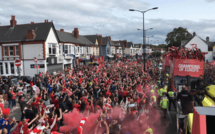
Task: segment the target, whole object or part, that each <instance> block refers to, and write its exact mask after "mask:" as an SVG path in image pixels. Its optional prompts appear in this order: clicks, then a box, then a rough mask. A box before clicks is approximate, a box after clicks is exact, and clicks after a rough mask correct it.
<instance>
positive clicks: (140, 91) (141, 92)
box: [136, 84, 148, 98]
mask: <svg viewBox="0 0 215 134" xmlns="http://www.w3.org/2000/svg"><path fill="white" fill-rule="evenodd" d="M136 90H137V92H139V93H140V94H142V95H143V96H144V97H145V98H148V97H147V96H146V94H145V93H143V89H142V87H141V84H138V86H137V87H136Z"/></svg>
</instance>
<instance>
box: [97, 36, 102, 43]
mask: <svg viewBox="0 0 215 134" xmlns="http://www.w3.org/2000/svg"><path fill="white" fill-rule="evenodd" d="M98 43H99V45H102V35H98Z"/></svg>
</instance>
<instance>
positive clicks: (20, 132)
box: [11, 115, 39, 134]
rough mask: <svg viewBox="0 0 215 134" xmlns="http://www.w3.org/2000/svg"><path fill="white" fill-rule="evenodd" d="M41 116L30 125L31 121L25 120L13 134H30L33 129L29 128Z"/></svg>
mask: <svg viewBox="0 0 215 134" xmlns="http://www.w3.org/2000/svg"><path fill="white" fill-rule="evenodd" d="M38 117H39V116H38V115H37V116H36V117H35V118H34V119H33V120H32V121H31V122H29V123H28V121H29V119H23V120H22V121H21V122H20V123H19V124H18V125H17V126H16V128H15V129H14V130H13V131H12V133H11V134H30V131H31V129H32V128H33V127H32V128H30V129H29V128H28V126H30V125H31V124H32V123H33V122H34V121H35V120H36V119H37V118H38Z"/></svg>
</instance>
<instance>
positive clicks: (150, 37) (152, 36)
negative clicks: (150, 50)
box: [146, 35, 154, 45]
mask: <svg viewBox="0 0 215 134" xmlns="http://www.w3.org/2000/svg"><path fill="white" fill-rule="evenodd" d="M151 37H154V36H153V35H152V36H149V37H146V38H148V45H149V38H151Z"/></svg>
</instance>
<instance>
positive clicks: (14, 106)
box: [11, 89, 16, 108]
mask: <svg viewBox="0 0 215 134" xmlns="http://www.w3.org/2000/svg"><path fill="white" fill-rule="evenodd" d="M11 95H12V107H13V108H16V94H15V93H14V92H13V89H12V90H11Z"/></svg>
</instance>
